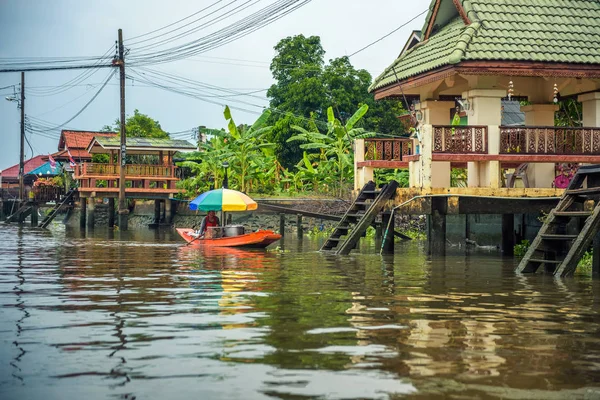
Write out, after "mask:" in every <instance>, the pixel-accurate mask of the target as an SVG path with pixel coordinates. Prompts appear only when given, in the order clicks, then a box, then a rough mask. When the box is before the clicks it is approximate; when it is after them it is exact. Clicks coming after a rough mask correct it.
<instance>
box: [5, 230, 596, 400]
mask: <svg viewBox="0 0 600 400" xmlns="http://www.w3.org/2000/svg"><path fill="white" fill-rule="evenodd" d="M318 246H319V240H316V239H310V238H306V237H305V238H304V240H297V238H295V237H286V240H285V241H284V242H283V243H282V245H280V248H275V247H273V246H272V247H273V249H272V250H271V251H244V250H232V249H208V250H204V251H203V250H200V249H196V248H190V247H185V246H184V245H183V244H182V241H181V240H179V239H178V237H176V234H174V233H173V232H163V231H161V232H150V231H147V232H122V233H121V232H118V231H116V232H107V231H106V230H98V231H97V232H95V233H93V234H87V235H86V234H85V233H81V232H80V231H78V230H76V231H68V230H67V231H55V232H47V231H43V230H32V229H28V228H18V227H16V226H2V227H1V228H0V304H1V306H2V307H1V308H0V398H1V399H134V398H135V399H190V398H198V399H388V398H389V399H396V398H411V399H437V398H439V399H442V398H456V399H465V398H504V399H532V398H539V399H560V398H568V399H577V398H582V399H583V398H586V399H593V398H600V335H599V334H600V282H596V281H592V280H591V279H589V278H586V277H575V278H572V279H566V280H554V279H553V278H551V277H547V276H546V277H545V276H515V275H514V274H513V272H512V271H513V268H514V261H513V260H510V259H504V260H503V259H502V258H501V257H500V256H499V255H498V254H496V253H479V254H477V253H475V254H471V255H469V256H468V257H467V256H465V255H464V254H460V253H457V254H455V255H449V256H447V257H446V258H440V259H434V260H431V259H429V258H428V257H427V256H426V255H425V254H424V251H423V247H422V245H419V244H418V243H408V244H397V245H396V256H395V257H389V256H386V257H381V256H379V255H377V254H376V250H375V245H374V244H368V243H367V244H365V245H363V247H362V249H361V253H360V254H359V253H357V254H354V253H353V254H351V255H350V256H345V257H335V256H331V255H326V254H321V253H319V252H318V251H317V249H318Z"/></svg>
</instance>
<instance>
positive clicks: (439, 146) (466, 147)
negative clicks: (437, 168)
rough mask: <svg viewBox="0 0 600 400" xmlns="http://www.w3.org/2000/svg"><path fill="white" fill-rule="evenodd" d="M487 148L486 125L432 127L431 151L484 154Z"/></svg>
mask: <svg viewBox="0 0 600 400" xmlns="http://www.w3.org/2000/svg"><path fill="white" fill-rule="evenodd" d="M487 149H488V134H487V126H479V125H470V126H451V125H435V126H434V127H433V152H434V153H451V154H469V153H470V154H485V153H487Z"/></svg>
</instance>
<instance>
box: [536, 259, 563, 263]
mask: <svg viewBox="0 0 600 400" xmlns="http://www.w3.org/2000/svg"><path fill="white" fill-rule="evenodd" d="M529 261H531V262H535V263H540V264H560V263H561V262H562V261H561V260H546V259H543V258H532V259H531V260H529Z"/></svg>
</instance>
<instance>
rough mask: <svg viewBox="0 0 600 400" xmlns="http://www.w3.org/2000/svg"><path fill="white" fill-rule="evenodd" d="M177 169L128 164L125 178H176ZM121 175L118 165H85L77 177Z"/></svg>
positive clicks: (77, 173)
mask: <svg viewBox="0 0 600 400" xmlns="http://www.w3.org/2000/svg"><path fill="white" fill-rule="evenodd" d="M174 171H175V167H173V166H167V165H149V164H148V165H147V164H127V165H126V166H125V176H127V177H129V176H144V177H163V178H172V177H174V176H175V175H174V173H175V172H174ZM120 173H121V166H120V165H118V164H96V163H84V164H82V165H80V166H78V170H77V171H76V176H86V175H95V176H117V175H119V174H120Z"/></svg>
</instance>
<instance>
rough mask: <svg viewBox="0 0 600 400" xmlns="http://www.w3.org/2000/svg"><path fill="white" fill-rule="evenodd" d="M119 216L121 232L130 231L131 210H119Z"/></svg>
mask: <svg viewBox="0 0 600 400" xmlns="http://www.w3.org/2000/svg"><path fill="white" fill-rule="evenodd" d="M117 214H118V215H119V230H120V231H126V230H128V229H129V210H128V209H124V210H119V211H118V212H117Z"/></svg>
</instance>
